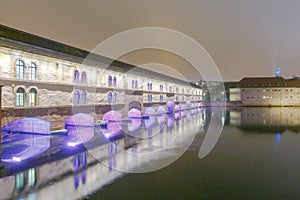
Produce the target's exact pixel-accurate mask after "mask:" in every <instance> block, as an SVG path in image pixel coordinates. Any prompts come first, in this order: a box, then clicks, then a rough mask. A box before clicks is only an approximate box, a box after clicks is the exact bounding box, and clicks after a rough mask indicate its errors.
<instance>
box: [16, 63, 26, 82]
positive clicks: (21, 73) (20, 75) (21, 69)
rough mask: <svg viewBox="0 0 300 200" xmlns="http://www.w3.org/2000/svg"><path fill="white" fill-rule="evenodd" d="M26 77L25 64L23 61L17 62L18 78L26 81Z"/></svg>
mask: <svg viewBox="0 0 300 200" xmlns="http://www.w3.org/2000/svg"><path fill="white" fill-rule="evenodd" d="M24 75H25V63H24V62H23V61H22V60H17V62H16V78H22V79H24Z"/></svg>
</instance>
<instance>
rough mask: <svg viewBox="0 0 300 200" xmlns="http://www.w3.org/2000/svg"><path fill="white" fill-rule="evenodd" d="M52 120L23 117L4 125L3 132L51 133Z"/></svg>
mask: <svg viewBox="0 0 300 200" xmlns="http://www.w3.org/2000/svg"><path fill="white" fill-rule="evenodd" d="M50 126H51V125H50V122H48V121H45V120H42V119H37V118H23V119H19V120H16V121H13V122H11V123H9V124H7V125H5V126H3V127H2V131H3V132H8V133H12V132H17V133H38V134H50Z"/></svg>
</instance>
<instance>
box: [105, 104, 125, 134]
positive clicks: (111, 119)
mask: <svg viewBox="0 0 300 200" xmlns="http://www.w3.org/2000/svg"><path fill="white" fill-rule="evenodd" d="M102 119H103V120H104V121H107V122H108V123H107V130H108V132H109V133H110V134H116V133H119V132H120V130H121V122H120V121H121V120H122V114H121V113H120V112H118V111H115V110H111V111H109V112H107V113H105V114H104V115H103V118H102Z"/></svg>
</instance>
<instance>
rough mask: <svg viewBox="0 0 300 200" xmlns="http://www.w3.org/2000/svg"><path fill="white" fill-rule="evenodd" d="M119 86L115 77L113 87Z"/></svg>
mask: <svg viewBox="0 0 300 200" xmlns="http://www.w3.org/2000/svg"><path fill="white" fill-rule="evenodd" d="M116 86H117V77H115V76H114V78H113V87H116Z"/></svg>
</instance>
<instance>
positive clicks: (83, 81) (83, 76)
mask: <svg viewBox="0 0 300 200" xmlns="http://www.w3.org/2000/svg"><path fill="white" fill-rule="evenodd" d="M81 84H86V72H82V73H81Z"/></svg>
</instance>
